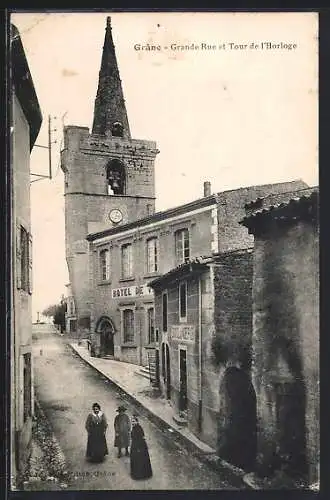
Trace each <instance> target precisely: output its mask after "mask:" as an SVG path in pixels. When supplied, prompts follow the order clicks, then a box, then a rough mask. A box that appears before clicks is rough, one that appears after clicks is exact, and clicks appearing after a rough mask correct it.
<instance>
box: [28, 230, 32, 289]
mask: <svg viewBox="0 0 330 500" xmlns="http://www.w3.org/2000/svg"><path fill="white" fill-rule="evenodd" d="M28 265H29V284H28V285H29V286H28V290H29V293H30V294H32V278H33V277H32V235H31V234H29V250H28Z"/></svg>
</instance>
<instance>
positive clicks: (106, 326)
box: [96, 316, 115, 357]
mask: <svg viewBox="0 0 330 500" xmlns="http://www.w3.org/2000/svg"><path fill="white" fill-rule="evenodd" d="M96 333H99V334H100V356H101V357H102V356H114V353H115V352H114V335H115V327H114V325H113V323H112V321H111V319H110V318H108V317H107V316H102V318H100V319H99V321H98V323H97V325H96Z"/></svg>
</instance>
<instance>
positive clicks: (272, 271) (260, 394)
mask: <svg viewBox="0 0 330 500" xmlns="http://www.w3.org/2000/svg"><path fill="white" fill-rule="evenodd" d="M318 289H319V274H318V231H317V229H316V227H315V226H314V225H313V224H312V223H310V222H303V221H300V222H296V223H295V222H293V224H292V225H289V226H288V225H287V226H282V227H278V226H277V225H276V224H275V223H274V222H273V224H271V225H270V227H269V229H268V231H267V232H265V233H264V234H263V235H262V236H261V235H260V236H257V237H256V241H255V275H254V311H253V323H254V333H253V346H254V353H255V354H254V363H253V381H254V386H255V389H256V392H257V400H258V415H259V424H260V432H259V439H258V447H259V453H260V454H261V455H262V456H263V457H269V456H270V455H271V454H272V453H273V452H274V451H276V450H277V452H279V453H282V454H289V455H291V458H292V457H293V458H292V460H293V462H294V463H293V466H294V467H296V468H299V467H300V469H301V470H306V468H307V473H308V475H309V478H310V481H311V482H314V481H316V480H317V465H318V462H319V364H318V363H319V297H318V293H319V292H318ZM292 405H294V406H292ZM285 415H286V418H285ZM285 429H287V430H285ZM287 432H289V433H290V432H291V437H292V439H291V438H290V439H286V440H285V441H284V440H283V436H286V435H287ZM288 447H289V449H288ZM282 448H283V449H282ZM304 448H306V458H307V460H306V462H307V463H305V464H304V459H303V457H302V454H303V452H304Z"/></svg>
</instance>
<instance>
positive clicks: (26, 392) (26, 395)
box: [23, 353, 32, 422]
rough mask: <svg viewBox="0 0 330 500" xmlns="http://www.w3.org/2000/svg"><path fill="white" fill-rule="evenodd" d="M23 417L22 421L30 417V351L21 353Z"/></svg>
mask: <svg viewBox="0 0 330 500" xmlns="http://www.w3.org/2000/svg"><path fill="white" fill-rule="evenodd" d="M23 363H24V366H23V419H24V422H26V420H27V419H28V418H29V417H31V414H32V411H31V410H32V405H31V398H32V394H31V353H27V354H24V355H23Z"/></svg>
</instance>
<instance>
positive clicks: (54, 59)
mask: <svg viewBox="0 0 330 500" xmlns="http://www.w3.org/2000/svg"><path fill="white" fill-rule="evenodd" d="M108 15H110V16H111V23H112V34H113V39H114V44H115V47H116V54H117V60H118V66H119V72H120V77H121V80H122V86H123V91H124V97H125V100H126V107H127V113H128V119H129V123H130V129H131V135H132V137H133V138H135V139H146V140H155V141H156V142H157V147H158V149H159V151H160V153H159V154H158V156H157V158H156V163H155V176H156V196H157V200H156V210H157V211H158V210H163V209H166V208H169V207H173V206H176V205H180V204H183V203H186V202H189V201H192V200H194V199H196V198H200V197H202V196H203V182H204V181H206V180H208V181H210V182H211V186H212V192H219V191H223V190H226V189H235V188H239V187H243V186H248V185H254V184H264V183H273V182H284V181H290V180H294V179H303V180H304V181H305V182H306V183H307V184H309V185H310V186H314V185H317V184H318V16H317V14H316V13H159V12H158V13H157V12H154V13H127V12H126V13H111V12H108V13H107V12H102V13H95V12H93V13H91V12H90V13H78V12H75V13H60V12H57V13H37V12H36V13H31V12H30V13H18V12H16V13H13V14H12V16H11V21H12V22H13V23H14V24H15V25H16V27H17V28H18V29H19V31H20V34H21V38H22V43H23V46H24V49H25V51H26V56H27V59H28V63H29V67H30V71H31V74H32V78H33V81H34V85H35V89H36V93H37V96H38V100H39V104H40V107H41V111H42V114H43V125H42V129H41V131H40V134H39V137H38V139H37V142H36V144H38V145H47V134H48V129H47V127H48V115H51V116H52V128H53V129H56V130H54V131H53V132H52V136H53V139H54V141H55V140H56V143H54V144H53V145H52V170H53V179H52V180H42V181H38V182H34V183H32V184H31V217H32V233H33V240H34V245H33V248H34V253H33V262H34V268H33V273H34V292H33V305H32V308H33V320H35V319H36V317H37V312H38V311H39V312H41V311H42V310H43V309H44V308H45V307H47V306H48V305H49V304H52V303H57V302H58V301H59V300H60V298H61V295H62V294H63V293H65V284H66V283H68V281H69V277H68V272H67V266H66V261H65V241H64V196H63V193H64V178H63V172H62V170H61V168H60V150H61V148H62V137H63V133H62V131H63V126H64V125H78V126H87V127H89V128H91V125H92V120H93V110H94V100H95V96H96V91H97V84H98V72H99V69H100V62H101V55H102V47H103V41H104V33H105V25H106V17H107V16H108ZM262 42H264V45H262ZM265 42H271V43H272V48H269V45H266V44H265ZM147 44H149V45H157V46H160V48H161V50H155V51H148V50H138V46H143V47H146V46H147ZM192 44H193V45H194V46H195V47H196V46H198V47H199V49H195V50H192V49H190V50H188V49H185V50H180V49H175V47H180V46H187V45H188V46H189V47H191V45H192ZM202 44H204V45H202ZM205 46H211V47H215V48H211V49H210V48H209V49H207V48H205ZM238 46H240V47H238ZM165 47H167V48H165ZM55 117H56V118H55ZM31 172H32V173H41V174H44V175H47V173H48V152H47V150H45V149H42V148H37V147H35V148H34V149H33V151H32V155H31ZM33 179H35V177H33Z"/></svg>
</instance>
